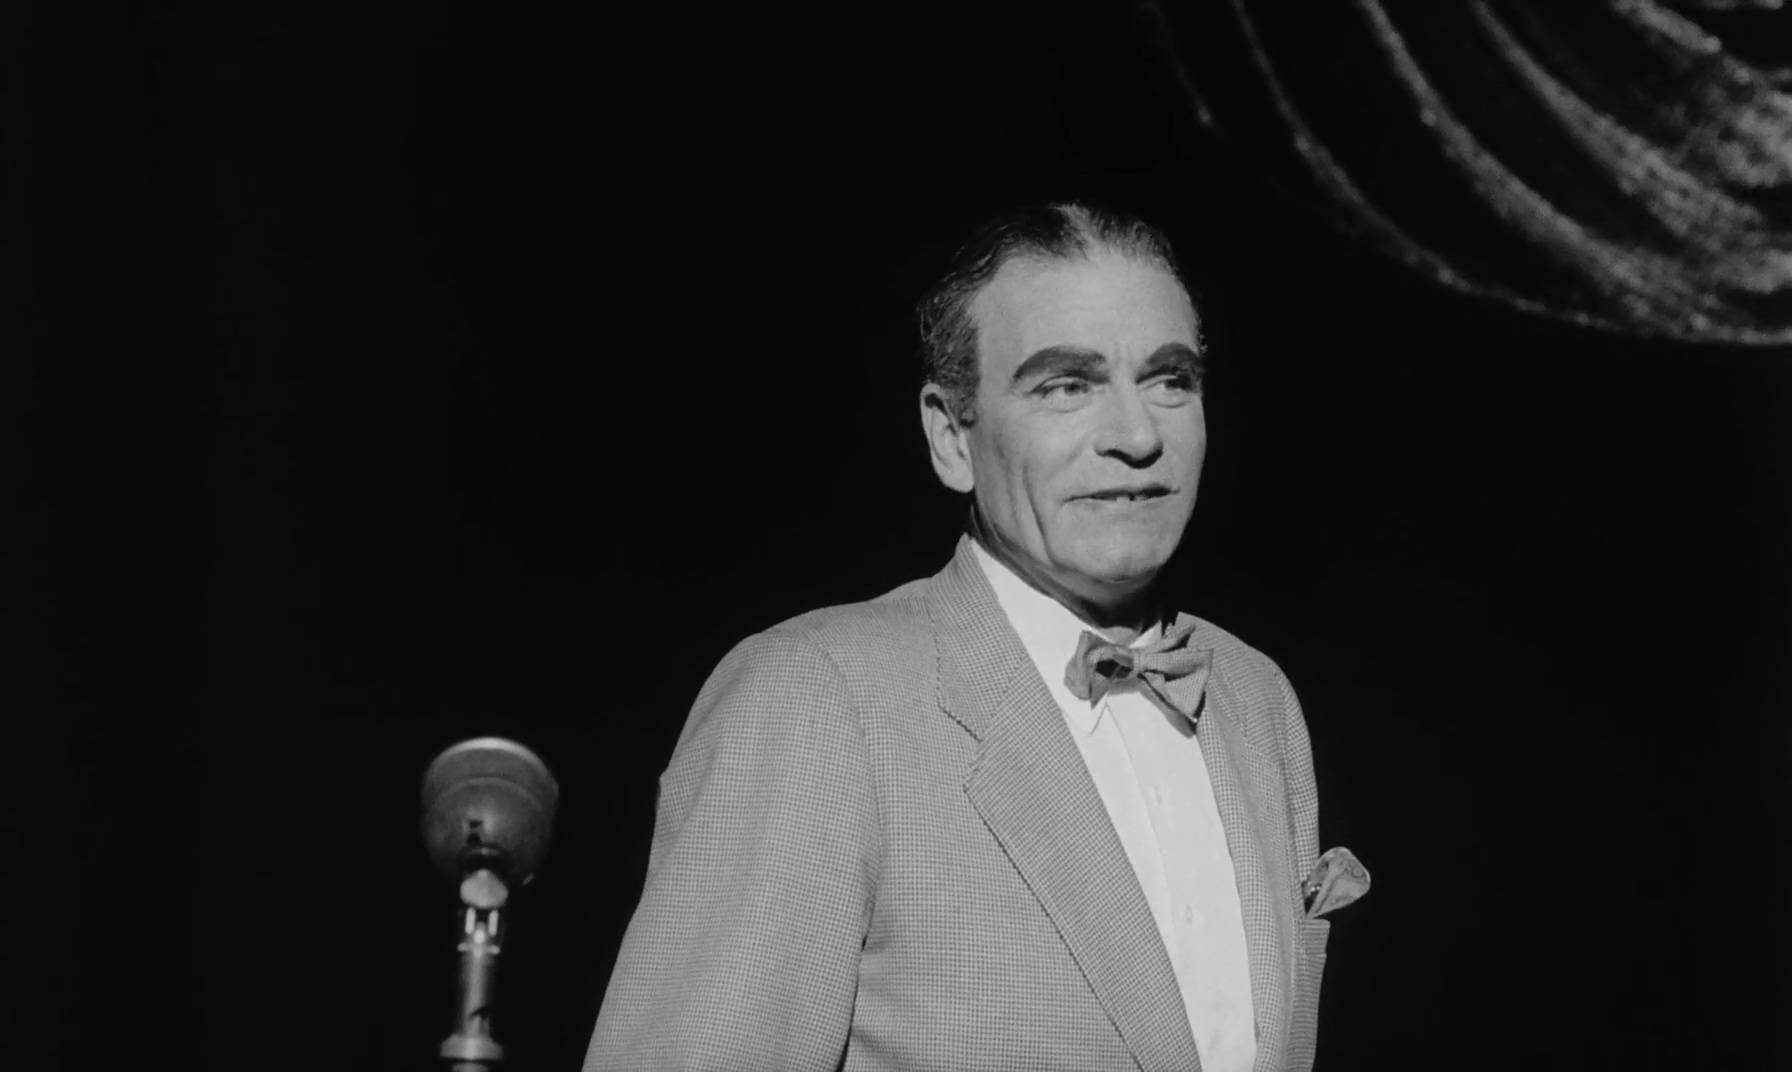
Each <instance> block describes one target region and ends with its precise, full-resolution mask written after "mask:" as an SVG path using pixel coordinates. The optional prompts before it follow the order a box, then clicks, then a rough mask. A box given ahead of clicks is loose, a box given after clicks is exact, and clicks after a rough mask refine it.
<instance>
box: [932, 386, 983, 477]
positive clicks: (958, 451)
mask: <svg viewBox="0 0 1792 1072" xmlns="http://www.w3.org/2000/svg"><path fill="white" fill-rule="evenodd" d="M921 431H922V432H923V433H924V434H926V436H927V449H928V452H929V453H930V454H931V455H932V456H933V471H934V472H935V473H936V474H938V475H939V478H940V483H942V484H944V485H946V486H947V487H949V488H951V489H952V490H953V491H970V490H971V489H972V488H974V487H976V485H977V480H976V475H975V474H974V473H973V471H972V469H971V439H970V429H969V428H967V427H966V426H965V425H964V424H962V423H960V421H959V420H958V417H957V416H956V415H955V414H954V413H953V412H952V400H951V399H950V398H948V397H947V396H946V392H945V391H943V390H941V389H940V387H939V385H938V384H933V383H930V384H928V385H927V386H925V387H923V388H921Z"/></svg>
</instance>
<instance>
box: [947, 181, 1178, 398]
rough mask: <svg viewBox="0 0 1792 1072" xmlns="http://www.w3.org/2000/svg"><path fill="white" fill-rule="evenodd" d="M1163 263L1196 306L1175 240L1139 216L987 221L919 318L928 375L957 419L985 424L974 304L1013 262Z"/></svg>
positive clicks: (1038, 212) (1026, 213) (1029, 213)
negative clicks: (1104, 255)
mask: <svg viewBox="0 0 1792 1072" xmlns="http://www.w3.org/2000/svg"><path fill="white" fill-rule="evenodd" d="M1103 251H1107V252H1113V253H1118V254H1120V255H1122V256H1124V257H1128V258H1130V259H1133V260H1138V261H1143V262H1145V263H1147V264H1152V265H1155V266H1156V267H1159V268H1162V269H1163V270H1164V271H1166V272H1168V273H1169V274H1170V275H1171V276H1173V277H1175V279H1176V281H1177V282H1178V283H1179V284H1181V285H1182V289H1183V292H1184V293H1185V294H1188V295H1189V300H1190V302H1191V303H1192V302H1193V301H1194V295H1193V293H1192V292H1191V291H1190V289H1189V286H1188V283H1187V281H1186V280H1184V279H1183V277H1182V270H1181V268H1179V267H1178V266H1177V264H1176V256H1175V254H1174V253H1172V252H1171V250H1170V240H1169V239H1168V238H1166V237H1164V234H1163V232H1162V231H1159V230H1158V229H1157V228H1155V227H1153V226H1151V225H1150V224H1148V223H1146V222H1145V221H1144V220H1141V219H1139V218H1138V217H1137V216H1134V215H1132V214H1131V213H1127V212H1122V211H1117V210H1115V209H1109V208H1098V207H1095V206H1091V205H1085V204H1077V203H1074V202H1072V203H1064V204H1049V205H1027V206H1024V207H1022V208H1017V209H1014V210H1012V211H1010V212H1006V213H1004V214H1002V215H1000V216H997V217H996V218H994V219H992V220H989V221H988V222H986V223H984V224H983V225H982V226H981V227H979V228H977V230H976V232H975V233H974V234H972V235H971V238H970V240H969V241H968V242H966V243H965V244H964V245H963V246H961V247H959V249H958V252H957V253H956V254H954V256H953V258H952V261H951V264H950V265H949V266H948V268H947V270H946V274H945V276H944V277H943V278H942V279H941V280H940V281H939V282H938V283H936V284H935V285H934V286H933V287H932V289H930V290H929V291H928V292H927V293H926V294H925V295H923V296H922V298H921V301H920V304H919V305H917V306H916V309H915V312H916V317H917V320H918V321H919V324H920V329H921V366H922V369H921V375H922V381H923V382H924V383H932V384H935V385H937V386H938V387H939V388H940V390H941V391H942V392H944V394H945V396H946V400H947V405H948V407H949V408H950V410H951V412H952V415H953V417H955V418H956V419H957V420H958V421H959V422H960V423H962V424H970V423H971V422H972V421H974V420H976V418H977V380H978V376H979V375H980V371H979V365H978V360H977V324H976V321H975V320H974V319H973V318H972V317H971V301H972V300H973V299H974V298H976V296H977V292H978V291H980V290H982V289H983V287H984V285H985V284H987V283H988V282H989V281H990V280H991V279H993V278H995V275H996V273H997V272H999V271H1001V270H1002V266H1003V265H1004V264H1007V263H1008V262H1009V261H1012V260H1019V259H1022V258H1032V259H1038V260H1046V261H1067V260H1072V259H1074V258H1078V257H1085V258H1086V257H1090V256H1093V255H1094V254H1096V253H1099V252H1103Z"/></svg>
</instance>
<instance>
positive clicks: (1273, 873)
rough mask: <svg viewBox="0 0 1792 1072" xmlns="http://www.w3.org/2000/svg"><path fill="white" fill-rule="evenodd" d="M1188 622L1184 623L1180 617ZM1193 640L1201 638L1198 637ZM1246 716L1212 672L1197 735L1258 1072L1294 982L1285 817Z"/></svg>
mask: <svg viewBox="0 0 1792 1072" xmlns="http://www.w3.org/2000/svg"><path fill="white" fill-rule="evenodd" d="M1184 620H1186V616H1185V617H1184ZM1195 636H1196V638H1197V640H1198V638H1199V636H1200V634H1199V633H1198V632H1197V633H1196V634H1195ZM1243 715H1244V708H1243V705H1242V704H1241V703H1240V702H1239V699H1238V696H1237V694H1236V693H1235V692H1234V691H1233V690H1232V688H1231V685H1230V683H1229V682H1228V681H1227V680H1226V679H1225V675H1224V674H1222V673H1221V672H1220V669H1219V667H1217V666H1215V667H1214V668H1213V669H1212V671H1211V672H1210V673H1209V676H1208V680H1207V698H1206V706H1205V708H1204V710H1203V711H1202V713H1201V718H1200V720H1199V722H1198V723H1197V728H1196V731H1195V736H1196V739H1198V740H1199V741H1200V742H1201V754H1202V757H1203V758H1204V759H1205V761H1206V764H1207V777H1208V780H1209V781H1210V782H1212V784H1213V796H1214V802H1215V803H1216V804H1217V805H1218V806H1219V813H1220V819H1221V821H1222V823H1223V824H1224V825H1225V829H1226V847H1227V848H1228V849H1229V850H1230V852H1231V854H1232V870H1233V873H1234V875H1235V876H1236V879H1237V882H1238V901H1239V908H1240V909H1241V911H1242V914H1243V917H1244V936H1245V947H1246V950H1247V952H1248V954H1249V957H1250V962H1251V1004H1252V1006H1253V1011H1254V1015H1255V1019H1256V1022H1257V1059H1256V1062H1255V1065H1254V1068H1255V1069H1257V1070H1258V1072H1268V1070H1272V1069H1279V1068H1282V1067H1283V1065H1284V1056H1285V1051H1286V1047H1287V1042H1288V1031H1289V1028H1290V1026H1291V1023H1292V1021H1291V1014H1292V1009H1291V1006H1290V1002H1289V980H1290V979H1291V978H1293V971H1294V964H1293V956H1294V935H1293V929H1294V917H1293V910H1292V901H1291V900H1290V897H1291V896H1292V895H1291V894H1290V893H1289V891H1291V890H1292V889H1293V886H1292V881H1293V880H1292V877H1291V876H1290V874H1289V864H1288V862H1287V851H1288V848H1289V846H1288V844H1287V838H1286V837H1285V836H1283V835H1281V834H1279V833H1278V831H1284V830H1286V829H1287V816H1286V815H1285V814H1284V809H1283V808H1282V797H1281V794H1280V792H1279V791H1278V789H1277V787H1278V785H1279V784H1280V782H1279V778H1278V776H1277V768H1276V766H1275V763H1274V761H1273V760H1272V759H1270V753H1269V749H1268V748H1267V747H1266V746H1265V745H1264V744H1263V743H1261V742H1259V741H1257V740H1255V739H1254V738H1253V737H1252V735H1251V732H1250V730H1251V727H1248V726H1247V725H1246V724H1245V721H1244V717H1243Z"/></svg>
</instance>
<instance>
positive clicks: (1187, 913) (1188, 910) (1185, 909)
mask: <svg viewBox="0 0 1792 1072" xmlns="http://www.w3.org/2000/svg"><path fill="white" fill-rule="evenodd" d="M1182 922H1184V923H1186V924H1188V925H1189V926H1191V927H1192V926H1194V925H1195V906H1194V905H1183V906H1182Z"/></svg>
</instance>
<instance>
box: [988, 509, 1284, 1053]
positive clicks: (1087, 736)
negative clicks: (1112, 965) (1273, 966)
mask: <svg viewBox="0 0 1792 1072" xmlns="http://www.w3.org/2000/svg"><path fill="white" fill-rule="evenodd" d="M973 547H974V548H975V550H976V555H977V562H978V563H979V564H980V565H981V566H982V567H983V572H984V574H985V575H986V576H988V578H989V583H990V585H991V587H993V588H994V589H995V593H996V601H997V602H998V603H999V604H1001V607H1002V612H1003V613H1004V614H1005V615H1006V616H1007V618H1008V621H1009V624H1011V625H1012V626H1013V627H1014V631H1015V633H1017V634H1018V635H1019V636H1020V641H1021V644H1022V646H1024V647H1025V648H1026V649H1027V654H1028V655H1030V656H1032V658H1033V663H1034V665H1035V666H1037V667H1038V668H1039V675H1040V676H1041V677H1043V678H1044V679H1045V685H1046V688H1047V689H1049V690H1050V691H1051V694H1052V698H1053V699H1054V700H1056V701H1057V702H1058V707H1059V708H1061V709H1062V710H1063V712H1064V721H1065V722H1066V723H1067V724H1068V725H1069V727H1070V731H1071V736H1072V737H1073V738H1075V739H1076V744H1077V748H1078V749H1079V750H1081V752H1082V754H1083V762H1084V763H1086V764H1088V767H1089V775H1090V777H1091V778H1093V779H1094V781H1095V788H1096V789H1097V790H1098V791H1099V792H1100V793H1101V799H1102V802H1103V803H1104V804H1106V805H1107V810H1108V818H1109V819H1110V820H1112V821H1113V824H1114V832H1115V833H1117V834H1118V835H1119V836H1120V844H1121V845H1122V846H1123V847H1124V848H1125V849H1126V856H1127V859H1128V860H1130V861H1131V862H1132V869H1133V872H1134V873H1135V874H1136V875H1137V876H1138V880H1139V888H1140V889H1141V890H1143V891H1144V893H1145V900H1146V901H1147V902H1148V903H1149V904H1150V905H1151V915H1152V918H1153V919H1154V920H1156V922H1157V931H1158V934H1159V935H1161V936H1162V937H1163V941H1164V949H1165V950H1166V951H1167V952H1168V953H1169V955H1170V967H1171V968H1172V969H1173V970H1174V971H1175V973H1176V983H1177V986H1178V987H1180V989H1181V991H1182V1004H1183V1007H1184V1008H1185V1009H1186V1010H1187V1012H1188V1022H1189V1027H1190V1029H1191V1030H1192V1031H1193V1033H1194V1036H1195V1049H1196V1051H1197V1052H1199V1053H1200V1055H1201V1068H1202V1070H1203V1072H1249V1069H1250V1068H1251V1064H1252V1062H1253V1061H1254V1060H1255V1059H1256V1054H1257V1033H1256V1026H1255V1023H1254V1021H1253V1009H1252V1005H1251V968H1250V957H1249V954H1248V953H1247V951H1246V948H1245V937H1244V917H1243V913H1242V911H1241V910H1240V908H1239V903H1238V884H1237V879H1236V877H1235V876H1234V875H1233V871H1232V855H1231V852H1230V851H1229V850H1228V849H1227V848H1226V831H1225V827H1224V826H1223V825H1222V824H1221V822H1220V814H1219V807H1218V806H1217V805H1216V804H1215V803H1214V800H1213V785H1212V783H1211V782H1210V781H1208V777H1207V763H1206V760H1205V758H1204V757H1203V756H1202V754H1201V743H1200V741H1199V740H1198V739H1197V738H1196V737H1195V734H1194V727H1193V726H1191V725H1190V724H1189V723H1188V722H1187V721H1185V720H1182V719H1174V720H1173V719H1171V718H1170V717H1169V716H1168V715H1166V714H1165V713H1164V712H1163V711H1162V710H1161V709H1160V708H1158V707H1157V706H1156V705H1155V704H1153V703H1152V702H1151V701H1150V700H1147V699H1146V698H1145V697H1143V696H1142V695H1140V694H1139V693H1138V692H1137V691H1134V690H1125V691H1121V690H1115V691H1111V692H1109V693H1108V694H1107V695H1106V696H1104V697H1103V698H1102V699H1101V700H1100V701H1099V702H1097V703H1093V704H1092V703H1090V702H1089V701H1087V700H1079V699H1077V698H1076V697H1075V696H1073V695H1071V692H1070V689H1069V687H1068V686H1066V685H1065V684H1064V669H1065V667H1066V666H1068V665H1069V663H1070V659H1071V656H1072V655H1074V654H1075V653H1076V648H1077V641H1078V640H1079V639H1080V638H1081V637H1082V634H1083V633H1084V632H1085V631H1087V632H1094V633H1097V634H1098V635H1099V633H1100V631H1099V630H1096V629H1092V628H1091V627H1090V626H1089V625H1087V624H1086V623H1084V622H1083V621H1082V619H1080V618H1078V617H1077V616H1076V615H1075V614H1072V613H1071V612H1070V610H1069V609H1067V608H1066V607H1064V606H1063V605H1062V604H1061V603H1059V602H1058V601H1057V600H1055V599H1053V598H1051V597H1050V596H1048V595H1046V594H1045V593H1043V592H1041V591H1039V590H1038V589H1036V588H1034V587H1032V586H1031V585H1029V584H1027V583H1026V582H1025V581H1024V580H1022V579H1021V578H1020V577H1019V576H1017V575H1016V574H1015V573H1014V571H1013V570H1011V569H1009V568H1008V567H1007V566H1005V565H1003V564H1002V563H1001V562H999V561H997V560H996V559H995V558H994V557H993V556H991V555H990V554H989V552H987V551H985V550H984V549H983V547H982V546H981V545H977V544H973ZM1158 632H1159V630H1158V629H1157V628H1155V627H1154V628H1153V629H1151V630H1150V631H1149V632H1147V633H1144V634H1142V635H1141V636H1139V637H1138V638H1137V639H1136V640H1135V641H1134V642H1133V646H1135V647H1136V646H1138V645H1140V644H1146V643H1149V642H1150V641H1152V640H1154V639H1156V637H1157V635H1158Z"/></svg>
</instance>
